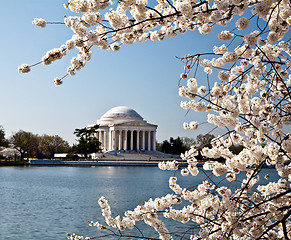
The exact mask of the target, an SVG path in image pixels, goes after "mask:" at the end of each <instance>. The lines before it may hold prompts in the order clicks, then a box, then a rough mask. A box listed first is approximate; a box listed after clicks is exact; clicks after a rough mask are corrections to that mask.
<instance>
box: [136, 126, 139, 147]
mask: <svg viewBox="0 0 291 240" xmlns="http://www.w3.org/2000/svg"><path fill="white" fill-rule="evenodd" d="M136 150H137V151H138V150H139V130H136Z"/></svg>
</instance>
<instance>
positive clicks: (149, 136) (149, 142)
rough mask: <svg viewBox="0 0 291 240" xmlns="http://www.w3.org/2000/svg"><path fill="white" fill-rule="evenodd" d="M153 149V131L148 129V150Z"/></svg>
mask: <svg viewBox="0 0 291 240" xmlns="http://www.w3.org/2000/svg"><path fill="white" fill-rule="evenodd" d="M150 150H151V132H150V131H148V151H150Z"/></svg>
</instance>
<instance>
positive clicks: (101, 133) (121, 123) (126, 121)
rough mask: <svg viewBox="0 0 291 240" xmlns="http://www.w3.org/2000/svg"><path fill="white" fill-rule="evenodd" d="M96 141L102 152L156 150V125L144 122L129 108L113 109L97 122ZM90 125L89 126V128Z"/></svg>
mask: <svg viewBox="0 0 291 240" xmlns="http://www.w3.org/2000/svg"><path fill="white" fill-rule="evenodd" d="M97 124H98V125H99V128H98V130H97V131H98V132H97V133H96V134H97V139H98V140H99V141H100V142H101V146H102V147H103V150H104V151H112V150H127V151H128V150H130V151H132V150H136V151H138V150H142V151H143V150H146V151H154V150H156V130H157V127H158V126H157V125H154V124H151V123H148V122H147V121H145V120H144V119H143V118H142V117H141V116H140V115H139V114H138V113H137V112H136V111H134V110H133V109H131V108H129V107H124V106H120V107H114V108H112V109H110V110H109V111H107V112H106V113H105V114H104V115H103V116H102V117H101V118H100V119H99V120H97ZM90 126H92V125H89V126H88V127H90Z"/></svg>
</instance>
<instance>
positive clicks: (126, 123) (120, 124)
mask: <svg viewBox="0 0 291 240" xmlns="http://www.w3.org/2000/svg"><path fill="white" fill-rule="evenodd" d="M110 126H120V127H122V126H139V127H141V126H144V127H157V125H155V124H151V123H148V122H145V121H130V122H123V123H114V124H112V125H110Z"/></svg>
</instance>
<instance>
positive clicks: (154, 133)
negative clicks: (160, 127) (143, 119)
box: [153, 131, 156, 151]
mask: <svg viewBox="0 0 291 240" xmlns="http://www.w3.org/2000/svg"><path fill="white" fill-rule="evenodd" d="M153 150H154V151H156V131H153Z"/></svg>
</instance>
